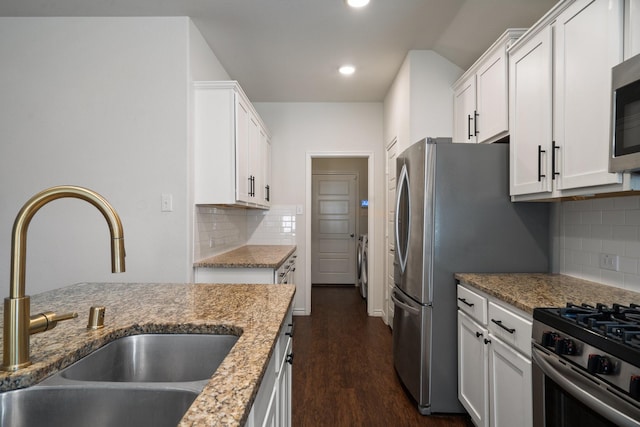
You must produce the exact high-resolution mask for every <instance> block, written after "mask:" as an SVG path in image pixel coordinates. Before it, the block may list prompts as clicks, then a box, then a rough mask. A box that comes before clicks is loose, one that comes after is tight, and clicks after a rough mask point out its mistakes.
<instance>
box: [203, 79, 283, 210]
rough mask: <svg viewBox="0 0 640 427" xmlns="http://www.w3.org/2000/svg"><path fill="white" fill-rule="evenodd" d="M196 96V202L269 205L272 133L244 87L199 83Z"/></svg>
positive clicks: (230, 84) (228, 83) (220, 83)
mask: <svg viewBox="0 0 640 427" xmlns="http://www.w3.org/2000/svg"><path fill="white" fill-rule="evenodd" d="M193 97H194V112H193V116H194V126H193V134H194V200H195V203H196V204H201V205H238V206H245V207H256V208H268V207H269V205H270V201H269V199H270V197H268V196H270V182H269V181H270V179H271V164H270V162H271V158H270V154H271V153H270V149H269V147H270V146H269V147H267V146H266V145H268V144H270V140H269V139H270V137H269V133H268V131H267V129H266V127H265V126H264V124H263V123H262V120H261V119H260V116H258V114H257V113H256V111H255V110H254V108H253V105H251V102H249V100H248V99H247V97H246V95H245V94H244V92H243V91H242V88H240V86H239V85H238V83H237V82H234V81H224V82H195V83H194V96H193ZM267 186H268V187H267ZM267 188H269V190H267Z"/></svg>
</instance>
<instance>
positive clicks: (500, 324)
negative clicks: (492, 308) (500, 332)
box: [491, 319, 516, 334]
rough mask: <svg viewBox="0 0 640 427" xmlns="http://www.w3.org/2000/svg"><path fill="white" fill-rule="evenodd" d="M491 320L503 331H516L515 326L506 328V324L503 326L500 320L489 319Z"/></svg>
mask: <svg viewBox="0 0 640 427" xmlns="http://www.w3.org/2000/svg"><path fill="white" fill-rule="evenodd" d="M491 321H492V322H493V323H495V324H496V325H498V326H500V327H501V328H502V329H504V330H505V331H507V332H509V333H510V334H512V333H514V332H515V331H516V330H515V328H507V327H506V326H504V325H503V324H502V320H496V319H491Z"/></svg>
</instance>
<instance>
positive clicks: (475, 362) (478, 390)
mask: <svg viewBox="0 0 640 427" xmlns="http://www.w3.org/2000/svg"><path fill="white" fill-rule="evenodd" d="M488 335H489V333H488V331H487V330H486V329H485V328H484V327H482V326H480V325H479V324H478V323H477V322H475V321H473V319H471V317H469V316H467V315H466V314H464V313H463V312H462V311H458V399H460V402H462V404H463V405H464V407H465V408H466V410H467V412H469V415H470V416H471V419H472V420H473V423H474V424H475V425H476V426H478V427H481V426H484V427H486V426H488V425H489V424H488V421H489V417H488V416H487V414H488V413H489V394H488V393H487V390H486V384H488V383H489V372H488V370H487V366H488V365H487V363H488V352H487V346H486V345H485V343H484V340H485V339H486V338H487V336H488Z"/></svg>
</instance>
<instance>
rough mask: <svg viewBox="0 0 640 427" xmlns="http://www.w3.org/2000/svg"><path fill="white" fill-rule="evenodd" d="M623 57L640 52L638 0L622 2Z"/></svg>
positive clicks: (626, 57)
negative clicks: (623, 18) (623, 19)
mask: <svg viewBox="0 0 640 427" xmlns="http://www.w3.org/2000/svg"><path fill="white" fill-rule="evenodd" d="M624 17H625V21H624V29H625V34H624V59H629V58H631V57H632V56H636V55H638V54H640V2H638V1H637V0H625V2H624Z"/></svg>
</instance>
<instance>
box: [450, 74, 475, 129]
mask: <svg viewBox="0 0 640 427" xmlns="http://www.w3.org/2000/svg"><path fill="white" fill-rule="evenodd" d="M453 96H454V98H453V121H454V123H453V141H454V142H476V136H475V131H474V129H475V127H474V126H475V113H476V78H475V76H471V77H469V79H467V80H465V81H464V82H463V83H462V84H461V85H460V86H459V87H458V88H457V89H456V90H455V92H454V94H453Z"/></svg>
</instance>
